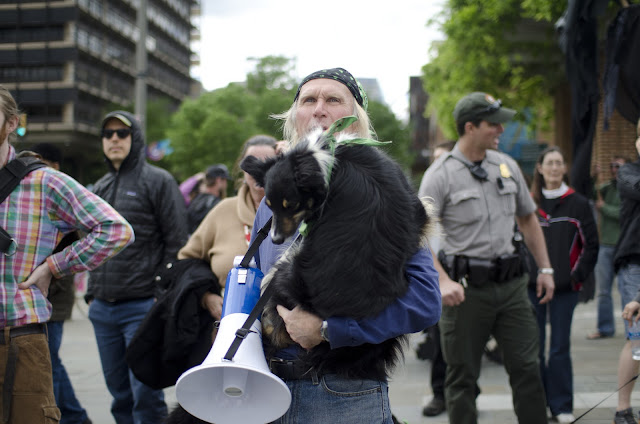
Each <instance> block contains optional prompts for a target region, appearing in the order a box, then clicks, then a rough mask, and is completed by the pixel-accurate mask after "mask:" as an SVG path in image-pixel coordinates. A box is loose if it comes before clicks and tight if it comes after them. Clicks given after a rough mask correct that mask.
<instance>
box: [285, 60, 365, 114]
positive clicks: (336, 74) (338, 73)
mask: <svg viewBox="0 0 640 424" xmlns="http://www.w3.org/2000/svg"><path fill="white" fill-rule="evenodd" d="M321 78H326V79H332V80H336V81H338V82H341V83H342V84H344V85H345V86H346V87H347V88H348V89H349V91H350V92H351V94H353V97H354V98H355V99H356V102H358V104H359V105H360V106H362V108H363V109H364V110H367V103H368V99H367V94H366V93H365V92H364V89H363V88H362V86H361V85H360V83H359V82H358V80H357V79H355V78H354V77H353V75H351V74H350V73H349V71H347V70H346V69H344V68H331V69H322V70H320V71H316V72H314V73H312V74H309V75H307V76H306V77H305V79H303V80H302V82H301V83H300V85H299V86H298V91H297V92H296V97H294V99H293V101H294V102H295V101H296V100H298V96H299V95H300V89H301V88H302V86H303V85H305V84H306V83H308V82H309V81H311V80H313V79H321Z"/></svg>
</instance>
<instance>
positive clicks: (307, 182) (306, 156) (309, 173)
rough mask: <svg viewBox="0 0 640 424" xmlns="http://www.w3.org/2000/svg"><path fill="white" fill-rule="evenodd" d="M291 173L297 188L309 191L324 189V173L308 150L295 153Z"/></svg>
mask: <svg viewBox="0 0 640 424" xmlns="http://www.w3.org/2000/svg"><path fill="white" fill-rule="evenodd" d="M293 173H294V177H295V180H296V185H297V186H298V188H299V189H301V190H311V191H319V190H321V189H324V186H325V181H324V173H323V172H322V169H321V168H320V164H319V163H318V161H317V160H316V158H315V157H314V156H313V154H311V153H310V152H309V151H306V152H303V153H301V154H298V155H296V157H295V162H294V166H293Z"/></svg>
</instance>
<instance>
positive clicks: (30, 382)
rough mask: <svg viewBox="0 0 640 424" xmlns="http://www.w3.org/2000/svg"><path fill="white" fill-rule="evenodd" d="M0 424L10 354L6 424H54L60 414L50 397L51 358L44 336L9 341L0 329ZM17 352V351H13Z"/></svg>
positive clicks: (33, 335) (5, 333)
mask: <svg viewBox="0 0 640 424" xmlns="http://www.w3.org/2000/svg"><path fill="white" fill-rule="evenodd" d="M0 331H2V333H3V334H0V337H2V339H1V340H0V423H3V422H4V419H3V417H4V413H5V408H4V397H5V393H4V381H5V374H6V371H7V361H8V358H9V356H10V350H13V351H14V353H15V354H16V357H17V361H16V370H15V378H14V383H13V391H12V396H11V403H10V405H11V409H10V411H11V412H10V415H9V420H8V421H7V423H9V424H41V423H42V424H55V423H58V422H59V421H60V411H59V410H58V407H57V406H56V400H55V397H54V395H53V379H52V376H51V358H50V356H49V346H48V345H47V336H46V335H45V334H27V335H23V336H18V337H14V338H11V337H10V329H9V328H8V327H7V328H4V329H0ZM16 348H17V349H16Z"/></svg>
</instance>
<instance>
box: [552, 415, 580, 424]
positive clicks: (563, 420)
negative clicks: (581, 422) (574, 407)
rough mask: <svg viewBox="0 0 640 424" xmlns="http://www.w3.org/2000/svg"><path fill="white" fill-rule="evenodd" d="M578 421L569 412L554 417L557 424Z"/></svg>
mask: <svg viewBox="0 0 640 424" xmlns="http://www.w3.org/2000/svg"><path fill="white" fill-rule="evenodd" d="M575 420H576V417H574V416H573V414H571V413H569V412H564V413H562V414H558V415H555V416H554V417H553V421H555V422H557V423H572V422H574V421H575Z"/></svg>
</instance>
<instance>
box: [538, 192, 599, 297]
mask: <svg viewBox="0 0 640 424" xmlns="http://www.w3.org/2000/svg"><path fill="white" fill-rule="evenodd" d="M536 215H537V216H538V220H539V221H540V226H541V227H542V232H543V233H544V239H545V241H546V244H547V250H548V252H549V260H550V261H551V266H552V267H553V270H554V271H555V275H554V276H553V279H554V281H555V285H556V289H555V290H556V292H559V293H560V292H569V291H581V290H582V289H583V284H585V282H587V280H588V278H589V277H590V274H591V273H592V272H593V268H594V267H595V265H596V260H597V258H598V250H599V242H598V229H597V227H596V223H595V219H594V217H593V213H592V211H591V207H590V206H589V201H588V200H587V199H586V198H585V197H584V196H582V195H581V194H579V193H576V192H575V191H574V190H573V189H572V188H569V190H568V191H567V192H566V193H565V194H563V195H562V196H560V197H558V198H556V199H546V198H544V196H543V197H542V199H541V204H540V205H539V208H538V211H537V213H536ZM530 263H531V265H532V268H533V272H532V273H531V274H530V276H529V278H530V280H529V284H530V285H531V286H535V281H536V275H537V268H535V261H533V260H532V258H530Z"/></svg>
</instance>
